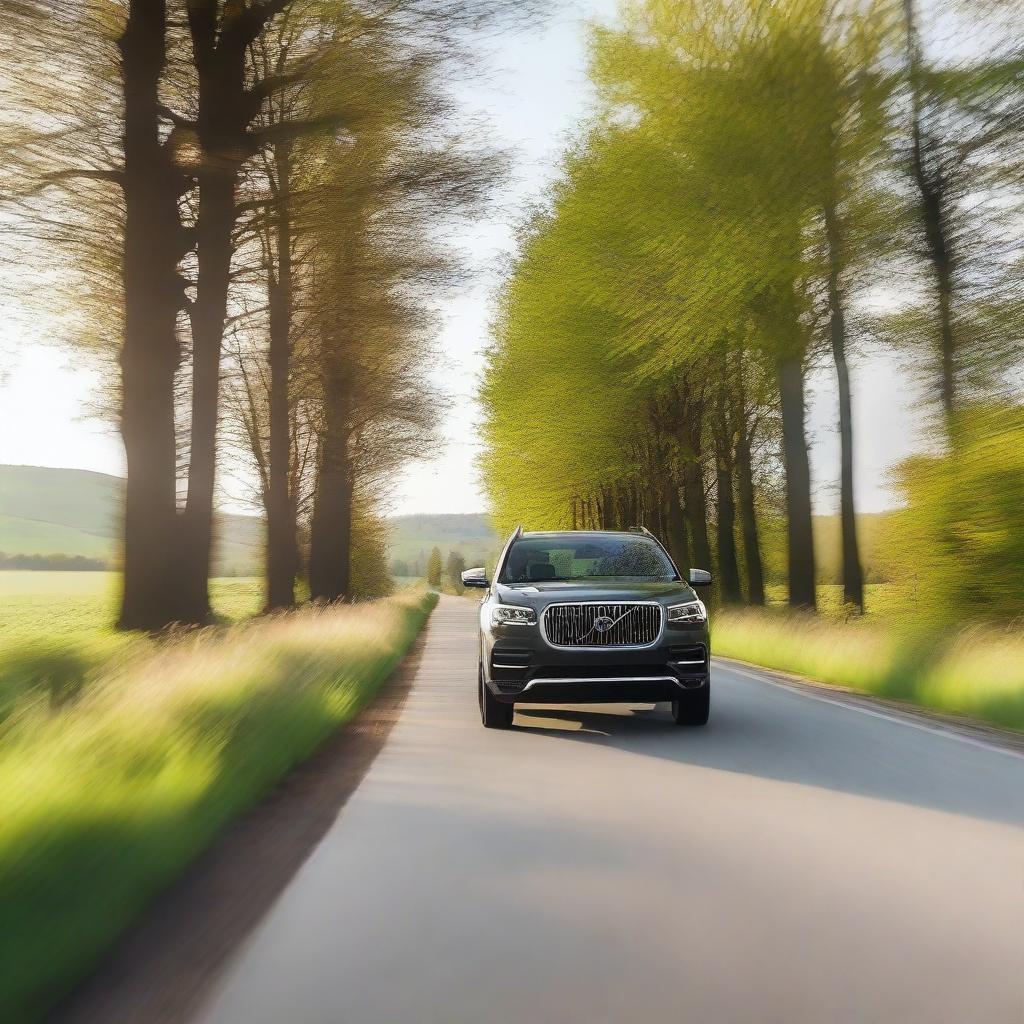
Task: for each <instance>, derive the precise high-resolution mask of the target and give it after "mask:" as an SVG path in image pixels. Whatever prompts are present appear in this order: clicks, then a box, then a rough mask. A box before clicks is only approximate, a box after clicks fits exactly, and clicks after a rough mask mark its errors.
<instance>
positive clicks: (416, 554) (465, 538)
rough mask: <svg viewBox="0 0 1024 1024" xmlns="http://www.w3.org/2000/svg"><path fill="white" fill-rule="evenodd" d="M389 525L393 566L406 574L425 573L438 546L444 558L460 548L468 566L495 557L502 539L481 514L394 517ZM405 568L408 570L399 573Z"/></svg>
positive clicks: (417, 574) (394, 569) (418, 574)
mask: <svg viewBox="0 0 1024 1024" xmlns="http://www.w3.org/2000/svg"><path fill="white" fill-rule="evenodd" d="M388 524H389V526H390V543H389V548H390V557H391V564H392V569H393V571H395V572H396V573H397V574H398V575H403V576H405V575H408V576H422V575H424V573H425V572H426V566H427V559H428V558H429V557H430V552H431V551H432V550H433V549H434V548H435V547H437V548H440V549H441V557H442V558H445V559H446V558H447V557H448V552H449V551H457V552H459V553H460V554H461V555H462V556H463V557H464V558H465V559H466V565H468V566H473V565H483V564H484V563H485V562H486V561H487V560H488V559H493V558H494V556H495V555H497V553H498V551H499V550H500V548H501V545H502V541H503V538H501V537H499V536H498V534H497V533H495V532H494V528H493V527H492V526H491V525H490V522H489V521H488V519H487V517H486V516H485V515H482V514H481V513H470V514H465V515H411V516H395V517H393V518H391V519H389V520H388ZM396 563H397V564H396ZM403 568H404V569H407V570H408V571H407V572H400V571H399V570H401V569H403Z"/></svg>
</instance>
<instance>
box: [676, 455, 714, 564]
mask: <svg viewBox="0 0 1024 1024" xmlns="http://www.w3.org/2000/svg"><path fill="white" fill-rule="evenodd" d="M683 493H684V495H685V500H686V524H687V527H688V528H689V534H690V541H691V543H692V545H693V560H694V561H695V562H696V563H697V564H696V566H695V568H698V569H710V568H711V564H712V563H711V541H710V540H709V539H708V508H707V498H706V496H705V494H704V472H703V469H702V467H701V464H700V462H698V461H696V460H695V459H690V460H688V461H687V462H686V464H685V465H684V466H683Z"/></svg>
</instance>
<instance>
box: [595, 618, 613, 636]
mask: <svg viewBox="0 0 1024 1024" xmlns="http://www.w3.org/2000/svg"><path fill="white" fill-rule="evenodd" d="M614 625H615V620H614V619H610V618H608V616H607V615H601V616H599V617H598V618H596V619H594V629H595V630H596V631H597V632H598V633H607V632H608V630H609V629H611V628H612V626H614Z"/></svg>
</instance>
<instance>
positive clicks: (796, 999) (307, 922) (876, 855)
mask: <svg viewBox="0 0 1024 1024" xmlns="http://www.w3.org/2000/svg"><path fill="white" fill-rule="evenodd" d="M476 608H477V606H476V603H475V602H473V601H469V600H464V599H457V598H442V599H441V603H440V605H439V607H438V608H437V610H436V612H435V613H434V615H433V618H432V620H431V622H430V624H429V626H428V634H427V637H426V642H425V648H424V652H423V657H422V660H421V661H420V664H419V667H418V669H417V672H416V677H415V680H414V685H413V689H412V691H411V693H410V695H409V698H408V700H407V702H406V704H405V708H404V711H403V712H402V716H401V718H400V720H399V721H398V723H397V725H396V726H395V728H394V729H393V730H392V732H391V733H390V736H389V737H388V740H387V742H386V744H385V746H384V748H383V749H382V751H381V752H380V754H379V755H378V756H377V758H376V760H375V761H374V762H373V764H372V766H371V767H370V769H369V771H368V772H367V774H366V776H365V777H364V778H363V780H362V782H361V784H360V785H359V786H358V788H357V789H356V791H355V792H354V793H353V794H352V796H351V798H350V799H349V801H348V803H347V804H346V805H345V807H344V809H343V810H342V812H341V814H340V815H339V817H338V819H337V821H336V823H335V824H334V825H333V827H331V828H330V830H329V831H328V832H327V834H326V835H325V836H324V838H323V840H322V841H321V842H320V844H319V845H318V846H317V848H316V849H315V850H314V851H313V853H312V855H311V857H310V858H309V860H308V861H307V862H306V863H305V864H304V865H303V867H302V868H301V870H300V871H299V872H298V873H297V875H296V876H295V877H294V879H293V880H292V882H291V883H290V885H289V886H288V887H287V888H286V889H285V891H284V893H283V895H282V896H281V898H280V899H279V900H278V902H277V903H276V905H275V906H274V907H273V908H272V910H271V911H270V912H269V914H267V916H266V917H265V918H264V920H263V921H262V922H261V924H260V925H259V927H258V928H257V929H256V930H255V932H254V933H253V934H252V935H251V936H250V938H249V939H248V940H247V941H246V942H245V943H244V944H243V946H242V947H241V948H240V949H239V950H238V952H237V954H236V956H235V957H234V959H233V961H232V962H231V964H230V965H229V966H228V969H227V970H226V972H225V973H224V975H223V977H222V978H221V979H220V981H219V983H218V985H217V986H216V987H215V989H214V991H213V992H212V993H211V995H210V998H209V999H208V1000H207V1003H206V1005H205V1007H204V1008H203V1010H202V1011H201V1012H200V1014H199V1015H198V1018H197V1019H198V1020H199V1021H201V1022H203V1024H284V1022H289V1024H464V1022H465V1024H469V1022H474V1024H490V1022H493V1024H506V1022H507V1024H512V1022H515V1024H540V1022H544V1024H547V1022H551V1024H570V1022H581V1024H582V1022H587V1024H597V1022H630V1024H661V1022H665V1024H680V1022H683V1024H689V1022H693V1024H705V1022H708V1024H717V1022H730V1024H731V1022H748V1021H749V1022H759V1024H760V1022H778V1024H796V1022H814V1024H819V1022H820V1024H828V1022H847V1021H849V1022H866V1024H868V1022H869V1024H879V1022H899V1024H905V1022H910V1021H915V1022H916V1021H920V1022H928V1024H937V1022H950V1024H981V1022H986V1024H987V1022H1021V1021H1024V827H1022V826H1024V758H1022V757H1021V756H1020V755H1019V754H1014V753H1012V752H1008V751H1001V750H998V749H994V748H987V747H986V746H985V745H984V744H983V743H977V742H971V741H970V740H967V739H960V738H957V737H956V736H955V735H945V734H942V733H940V732H936V731H933V730H929V729H928V728H921V727H918V726H916V725H915V724H914V723H913V722H911V721H904V720H900V719H898V718H895V719H894V718H891V717H888V716H887V715H884V714H883V715H876V714H871V713H867V714H865V713H863V712H862V711H858V710H857V709H855V708H851V707H845V706H842V705H841V704H837V703H830V702H826V701H822V700H816V699H813V698H810V697H808V696H805V695H802V694H800V693H798V692H794V691H793V690H791V689H787V688H785V687H781V686H777V685H773V684H772V683H771V682H769V681H767V680H763V679H759V678H758V677H757V674H756V673H753V672H751V671H750V670H747V669H737V668H735V667H728V666H725V665H722V664H718V665H716V667H715V670H714V677H713V678H714V687H715V689H714V698H713V702H712V718H711V724H710V725H709V726H708V727H707V728H706V729H704V730H686V729H679V728H677V727H676V726H674V725H673V724H672V722H671V720H670V719H669V717H668V714H667V712H666V711H665V709H664V708H660V707H659V708H654V709H652V708H650V707H636V708H626V707H601V708H592V709H589V710H582V711H581V710H578V709H575V710H572V709H547V710H525V711H522V712H519V713H518V714H517V717H516V727H515V728H514V729H512V730H510V731H508V732H499V731H485V730H484V729H483V728H482V727H481V726H480V722H479V718H478V715H477V707H476V697H475V690H474V687H475V673H476V638H475V633H474V628H475V617H476Z"/></svg>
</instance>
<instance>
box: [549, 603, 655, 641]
mask: <svg viewBox="0 0 1024 1024" xmlns="http://www.w3.org/2000/svg"><path fill="white" fill-rule="evenodd" d="M662 614H663V612H662V609H661V606H660V605H656V604H635V603H628V604H627V603H621V604H553V605H550V606H549V607H548V608H547V609H546V610H545V611H544V635H545V636H546V637H547V641H548V643H549V644H551V645H552V646H553V647H647V646H649V645H651V644H653V643H654V642H655V641H656V640H657V639H658V635H659V634H660V633H661V618H662Z"/></svg>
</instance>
